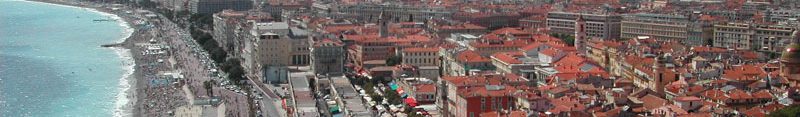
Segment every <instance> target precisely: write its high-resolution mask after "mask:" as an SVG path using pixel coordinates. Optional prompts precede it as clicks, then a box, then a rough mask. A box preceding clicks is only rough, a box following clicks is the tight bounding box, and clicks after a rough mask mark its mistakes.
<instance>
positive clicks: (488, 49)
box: [468, 40, 528, 56]
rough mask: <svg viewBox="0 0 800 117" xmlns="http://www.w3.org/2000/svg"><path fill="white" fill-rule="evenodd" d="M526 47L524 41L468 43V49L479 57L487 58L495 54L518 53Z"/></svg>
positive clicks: (526, 43)
mask: <svg viewBox="0 0 800 117" xmlns="http://www.w3.org/2000/svg"><path fill="white" fill-rule="evenodd" d="M526 45H528V42H527V41H524V40H485V41H475V42H470V43H469V46H468V48H469V49H470V50H472V51H474V52H476V53H478V54H480V55H481V56H489V55H492V54H494V53H497V52H511V51H519V48H522V47H524V46H526Z"/></svg>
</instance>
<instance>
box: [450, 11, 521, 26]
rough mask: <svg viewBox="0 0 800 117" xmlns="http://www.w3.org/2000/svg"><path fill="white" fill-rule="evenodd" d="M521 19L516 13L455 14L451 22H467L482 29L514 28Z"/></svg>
mask: <svg viewBox="0 0 800 117" xmlns="http://www.w3.org/2000/svg"><path fill="white" fill-rule="evenodd" d="M521 18H522V15H520V14H519V13H517V12H493V13H480V12H476V13H471V12H456V13H455V14H454V15H453V20H457V21H463V22H469V23H471V24H475V25H478V26H483V27H514V26H516V25H518V24H519V19H521Z"/></svg>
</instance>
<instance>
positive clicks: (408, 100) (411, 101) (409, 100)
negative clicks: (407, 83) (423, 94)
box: [405, 97, 417, 107]
mask: <svg viewBox="0 0 800 117" xmlns="http://www.w3.org/2000/svg"><path fill="white" fill-rule="evenodd" d="M405 101H406V103H408V105H409V106H411V107H416V106H417V100H414V98H410V97H409V98H406V100H405Z"/></svg>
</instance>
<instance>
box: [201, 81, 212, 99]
mask: <svg viewBox="0 0 800 117" xmlns="http://www.w3.org/2000/svg"><path fill="white" fill-rule="evenodd" d="M212 86H214V80H210V81H205V82H203V88H205V89H206V94H207V95H208V96H212V95H214V91H211V87H212Z"/></svg>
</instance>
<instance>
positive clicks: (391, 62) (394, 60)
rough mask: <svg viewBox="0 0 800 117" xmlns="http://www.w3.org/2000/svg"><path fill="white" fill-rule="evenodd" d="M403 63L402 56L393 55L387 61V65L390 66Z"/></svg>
mask: <svg viewBox="0 0 800 117" xmlns="http://www.w3.org/2000/svg"><path fill="white" fill-rule="evenodd" d="M402 62H403V57H402V56H397V55H392V57H389V59H386V65H388V66H395V65H397V64H400V63H402Z"/></svg>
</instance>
